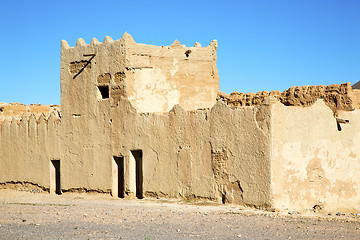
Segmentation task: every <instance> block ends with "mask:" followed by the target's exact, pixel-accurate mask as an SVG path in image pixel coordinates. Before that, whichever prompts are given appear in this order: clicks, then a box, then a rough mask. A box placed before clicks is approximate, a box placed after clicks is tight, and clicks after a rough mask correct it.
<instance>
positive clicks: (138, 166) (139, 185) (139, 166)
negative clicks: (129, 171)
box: [131, 150, 144, 199]
mask: <svg viewBox="0 0 360 240" xmlns="http://www.w3.org/2000/svg"><path fill="white" fill-rule="evenodd" d="M131 154H132V155H133V156H134V159H135V175H136V197H137V198H139V199H142V198H144V196H143V159H142V157H143V153H142V150H133V151H131Z"/></svg>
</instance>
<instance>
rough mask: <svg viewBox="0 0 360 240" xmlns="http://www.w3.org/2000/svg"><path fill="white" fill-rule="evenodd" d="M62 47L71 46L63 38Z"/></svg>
mask: <svg viewBox="0 0 360 240" xmlns="http://www.w3.org/2000/svg"><path fill="white" fill-rule="evenodd" d="M61 48H63V49H68V48H70V46H69V44H68V42H67V41H66V40H61Z"/></svg>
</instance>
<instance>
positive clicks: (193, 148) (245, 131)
mask: <svg viewBox="0 0 360 240" xmlns="http://www.w3.org/2000/svg"><path fill="white" fill-rule="evenodd" d="M111 118H112V123H111V125H112V135H111V142H112V155H113V156H123V157H124V158H125V167H126V166H129V161H130V160H129V158H130V151H131V150H138V149H141V150H142V151H143V163H144V166H143V171H144V193H145V196H150V197H154V196H160V197H163V196H166V197H175V198H188V199H193V198H200V199H201V198H203V199H211V200H215V201H218V202H222V201H223V202H232V203H235V204H245V205H251V206H254V205H256V206H269V205H270V204H271V201H270V200H271V199H270V194H271V192H270V146H271V144H270V110H269V106H266V105H262V106H255V107H244V108H241V109H232V108H230V107H228V106H226V105H225V104H224V103H222V102H218V103H216V104H215V105H214V106H213V107H212V108H211V109H203V110H196V111H185V110H183V109H182V108H181V107H180V106H179V105H175V106H174V108H173V109H172V110H171V111H170V112H168V113H163V114H155V113H152V114H142V113H137V112H136V109H135V108H134V107H132V105H131V103H130V102H128V101H127V100H126V99H122V101H120V102H119V105H118V106H117V107H116V108H115V110H114V111H113V112H112V115H111ZM111 158H112V156H106V155H104V158H103V160H104V161H106V162H108V164H109V166H108V167H107V169H108V168H109V167H110V162H111V161H112V159H111ZM84 171H85V172H86V171H87V169H84ZM103 176H104V175H103ZM126 179H129V169H126ZM99 180H100V179H99ZM126 181H128V180H126ZM126 189H127V191H129V184H128V183H126Z"/></svg>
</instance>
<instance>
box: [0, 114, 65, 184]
mask: <svg viewBox="0 0 360 240" xmlns="http://www.w3.org/2000/svg"><path fill="white" fill-rule="evenodd" d="M59 124H60V120H59V115H57V114H55V113H51V114H50V116H49V117H48V118H47V117H45V115H41V116H40V117H39V118H38V119H36V118H35V115H31V116H30V117H27V116H26V115H23V117H22V118H21V119H20V120H18V119H16V118H14V119H13V120H12V121H8V120H4V122H3V123H2V124H1V134H0V183H2V184H4V183H7V184H9V183H10V182H26V183H31V184H34V185H38V186H40V187H41V188H45V189H49V188H50V164H51V160H59V159H60V152H61V150H60V148H61V146H60V131H59Z"/></svg>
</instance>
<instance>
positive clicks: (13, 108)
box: [0, 102, 61, 124]
mask: <svg viewBox="0 0 360 240" xmlns="http://www.w3.org/2000/svg"><path fill="white" fill-rule="evenodd" d="M60 111H61V108H60V106H58V105H41V104H30V105H25V104H21V103H3V102H2V103H0V124H1V123H2V122H3V121H4V120H5V119H7V120H8V121H11V120H12V119H13V118H15V119H17V120H18V121H19V120H20V119H21V118H22V117H23V115H25V116H26V117H30V115H31V114H34V116H35V118H40V116H41V114H45V115H49V114H50V113H52V112H54V113H55V114H59V113H60Z"/></svg>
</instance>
